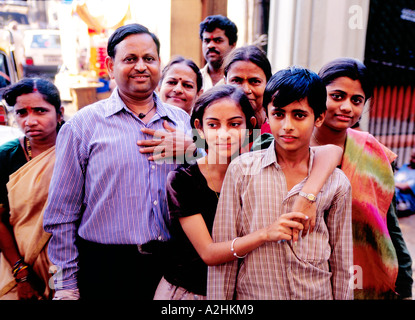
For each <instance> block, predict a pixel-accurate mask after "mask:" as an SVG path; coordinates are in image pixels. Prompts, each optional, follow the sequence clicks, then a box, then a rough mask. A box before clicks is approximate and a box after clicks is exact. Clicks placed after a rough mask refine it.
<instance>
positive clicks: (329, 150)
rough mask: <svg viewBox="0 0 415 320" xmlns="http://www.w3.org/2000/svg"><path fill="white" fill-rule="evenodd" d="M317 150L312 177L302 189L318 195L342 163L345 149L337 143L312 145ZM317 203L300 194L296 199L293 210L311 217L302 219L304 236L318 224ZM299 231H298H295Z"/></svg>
mask: <svg viewBox="0 0 415 320" xmlns="http://www.w3.org/2000/svg"><path fill="white" fill-rule="evenodd" d="M312 149H313V151H314V152H315V156H314V161H313V166H312V168H311V172H310V177H309V178H308V179H307V181H306V183H305V184H304V186H303V188H302V189H301V191H303V192H304V193H307V194H309V193H311V194H314V195H315V196H316V197H318V194H319V192H320V190H321V188H322V187H323V185H324V184H325V183H326V181H327V179H328V178H329V177H330V175H331V174H332V173H333V171H334V169H336V167H337V166H338V165H340V164H341V160H342V157H343V150H342V149H341V148H340V147H338V146H335V145H332V144H327V145H324V146H318V147H312ZM316 210H317V207H316V203H315V202H311V201H309V200H307V199H306V198H304V197H301V196H298V197H297V198H296V199H295V202H294V206H293V208H292V211H298V212H302V213H304V214H305V215H307V216H308V217H309V218H310V219H308V220H306V221H302V223H303V224H304V230H303V232H302V236H305V235H306V234H307V232H308V231H309V232H312V231H313V230H314V227H315V225H316ZM295 232H296V233H298V231H295Z"/></svg>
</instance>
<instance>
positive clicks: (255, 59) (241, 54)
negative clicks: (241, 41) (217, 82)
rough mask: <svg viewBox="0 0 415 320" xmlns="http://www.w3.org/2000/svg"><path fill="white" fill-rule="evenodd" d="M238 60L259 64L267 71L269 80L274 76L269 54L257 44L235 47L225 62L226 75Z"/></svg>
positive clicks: (266, 74)
mask: <svg viewBox="0 0 415 320" xmlns="http://www.w3.org/2000/svg"><path fill="white" fill-rule="evenodd" d="M238 61H249V62H252V63H253V64H255V65H257V66H258V67H259V68H261V69H262V71H264V73H265V77H266V79H267V81H268V80H269V79H270V78H271V76H272V68H271V63H270V62H269V60H268V58H267V55H266V54H265V52H264V51H262V50H261V49H260V48H258V47H257V46H255V45H248V46H243V47H239V48H236V49H233V50H232V51H231V52H230V53H229V54H228V55H227V57H226V58H225V62H224V64H223V65H224V69H223V71H224V74H225V77H226V76H227V74H228V71H229V69H230V67H231V66H232V64H234V63H235V62H238Z"/></svg>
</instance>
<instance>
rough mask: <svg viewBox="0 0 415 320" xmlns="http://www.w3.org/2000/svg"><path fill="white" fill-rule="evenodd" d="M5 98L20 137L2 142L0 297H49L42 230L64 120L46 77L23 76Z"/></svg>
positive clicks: (52, 85)
mask: <svg viewBox="0 0 415 320" xmlns="http://www.w3.org/2000/svg"><path fill="white" fill-rule="evenodd" d="M3 99H5V101H6V103H7V104H8V105H9V106H10V107H13V108H14V113H15V116H16V122H17V124H18V126H19V127H20V129H21V130H22V131H23V133H24V136H23V137H21V138H18V139H15V140H12V141H10V142H7V143H5V144H3V145H2V146H0V168H1V170H0V251H1V257H0V259H1V260H0V299H4V300H18V299H22V300H23V299H50V298H52V292H51V291H52V290H51V288H50V286H49V278H50V277H51V274H50V273H49V268H50V267H51V263H50V261H49V259H48V257H47V252H46V251H47V250H46V248H47V243H48V241H49V234H47V233H45V232H44V230H43V224H42V222H43V210H44V207H45V206H46V200H47V196H48V189H49V182H50V179H51V176H52V172H53V165H54V162H55V142H56V136H57V133H58V130H59V128H60V126H61V125H62V123H63V108H62V106H61V100H60V95H59V91H58V89H57V88H56V87H55V85H54V84H53V83H51V82H50V81H48V80H46V79H40V78H30V79H23V80H21V81H19V82H17V83H16V84H14V85H11V86H9V87H8V88H6V90H5V91H4V93H3Z"/></svg>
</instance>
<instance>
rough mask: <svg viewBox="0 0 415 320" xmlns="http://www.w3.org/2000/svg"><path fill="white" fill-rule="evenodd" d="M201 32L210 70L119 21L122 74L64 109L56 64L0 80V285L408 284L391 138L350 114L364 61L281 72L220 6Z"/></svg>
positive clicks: (115, 54) (6, 288)
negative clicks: (49, 75) (366, 128)
mask: <svg viewBox="0 0 415 320" xmlns="http://www.w3.org/2000/svg"><path fill="white" fill-rule="evenodd" d="M200 38H201V40H202V49H203V52H204V57H205V60H206V62H207V64H206V66H205V67H204V68H203V69H202V70H200V69H199V68H198V66H197V65H196V64H195V63H194V62H193V61H191V60H189V59H186V58H184V57H182V56H179V57H174V58H173V59H172V60H171V61H170V62H169V63H168V64H167V65H166V66H165V67H164V69H163V71H162V72H161V61H160V57H159V51H160V43H159V40H158V38H157V37H156V36H155V35H154V34H153V33H152V32H150V31H149V30H148V29H147V28H146V27H144V26H142V25H139V24H129V25H125V26H122V27H120V28H118V29H117V30H115V32H114V33H113V34H112V35H111V36H110V38H109V40H108V47H107V53H108V57H107V58H106V66H107V68H108V72H109V75H110V76H111V78H112V79H114V80H115V83H116V85H117V86H116V88H115V89H114V91H113V92H112V95H111V96H110V97H109V98H108V99H105V100H101V101H98V102H96V103H94V104H92V105H90V106H88V107H86V108H83V109H81V110H80V111H78V112H77V113H76V114H75V115H74V116H73V117H72V118H71V119H70V120H68V121H67V122H66V123H65V124H64V125H63V109H62V107H61V104H60V99H59V93H58V92H57V90H56V88H55V87H54V85H53V84H51V83H50V82H48V81H45V80H41V79H24V80H22V81H20V82H19V83H17V84H15V85H12V86H10V87H8V88H7V90H6V92H5V93H4V98H5V100H6V101H7V103H8V105H9V106H12V107H13V108H14V111H15V114H16V118H17V122H18V124H19V126H20V127H21V128H22V130H23V131H24V133H25V135H24V137H23V138H21V139H17V140H14V141H12V142H9V143H7V144H4V145H3V146H0V166H1V168H2V170H1V176H0V178H1V182H0V183H1V185H0V187H1V194H0V196H1V198H0V203H1V207H0V213H1V223H0V250H1V254H2V257H1V258H2V260H1V262H0V268H1V270H0V290H1V291H0V298H1V299H51V298H53V299H56V300H59V299H143V300H151V299H163V300H176V299H188V300H198V299H327V300H329V299H353V298H354V299H395V298H400V299H410V298H411V296H412V294H411V289H412V269H411V268H412V260H411V257H410V255H409V253H408V250H407V248H406V245H405V242H404V240H403V237H402V233H401V230H400V228H399V223H398V220H397V216H396V213H395V205H394V194H395V184H394V176H393V170H392V166H391V163H392V162H393V161H394V160H395V158H396V155H395V154H394V153H393V152H391V151H390V150H388V149H387V148H386V147H384V146H383V145H381V144H380V143H379V142H378V141H376V140H375V138H374V137H373V136H372V135H370V134H369V133H366V132H362V131H357V130H353V129H351V127H352V126H354V125H355V124H356V123H357V122H358V121H359V118H360V116H361V114H362V112H363V108H364V105H365V103H366V101H367V100H368V99H370V97H371V94H372V89H373V88H372V87H371V82H370V78H369V76H368V73H367V69H366V67H365V66H364V65H363V64H362V63H361V62H359V61H357V60H355V59H349V58H340V59H336V60H334V61H332V62H330V63H328V64H326V65H325V66H323V67H322V69H321V70H320V72H319V73H318V74H316V73H315V72H313V71H311V70H308V69H305V68H303V67H300V66H291V67H288V68H287V69H284V70H280V71H278V72H276V73H275V74H272V68H271V65H270V63H269V61H268V59H267V57H266V55H265V53H264V52H263V51H262V50H261V49H259V48H257V47H256V46H253V45H249V46H243V47H239V48H236V40H237V28H236V26H235V24H234V23H233V22H231V21H230V20H229V19H227V18H226V17H223V16H210V17H207V18H206V19H205V20H204V21H203V22H202V23H201V24H200ZM58 132H59V134H58ZM55 144H56V147H55ZM55 159H56V160H55ZM3 168H4V170H3ZM51 270H52V271H51ZM52 272H54V273H53V280H54V281H51V276H52Z"/></svg>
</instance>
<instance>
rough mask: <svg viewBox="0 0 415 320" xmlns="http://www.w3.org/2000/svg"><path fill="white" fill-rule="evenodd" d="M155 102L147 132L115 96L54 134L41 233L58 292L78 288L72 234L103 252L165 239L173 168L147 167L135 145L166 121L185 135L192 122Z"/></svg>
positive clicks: (165, 165) (79, 114) (150, 164)
mask: <svg viewBox="0 0 415 320" xmlns="http://www.w3.org/2000/svg"><path fill="white" fill-rule="evenodd" d="M154 100H155V103H156V106H157V108H156V113H155V115H154V116H153V117H152V119H151V120H150V122H149V123H148V124H145V123H144V122H142V121H141V120H140V119H139V118H138V117H137V116H136V115H134V114H133V113H132V112H131V111H130V110H129V109H128V108H127V106H126V105H125V104H124V102H123V101H122V100H121V98H120V97H119V94H118V91H117V90H114V92H113V94H112V95H111V97H110V98H109V99H106V100H102V101H99V102H97V103H94V104H92V105H90V106H87V107H84V108H83V109H81V110H80V111H78V112H77V113H76V114H75V115H74V117H73V118H72V119H70V120H69V121H68V122H66V124H65V125H64V126H63V127H62V128H61V130H60V132H59V135H58V138H57V142H56V163H55V168H54V173H53V177H52V180H51V184H50V189H49V199H48V205H47V208H46V211H45V213H44V229H45V231H46V232H50V233H52V237H51V240H50V243H49V247H48V253H49V258H50V260H51V262H52V263H53V264H55V265H57V266H58V267H59V268H60V270H59V272H61V273H60V274H59V275H58V278H56V277H55V282H56V281H57V280H58V281H62V282H60V284H61V285H62V287H61V289H74V288H76V287H77V285H76V272H77V270H78V266H77V257H78V251H77V248H76V246H75V244H74V243H75V238H76V235H77V234H79V235H80V236H81V237H82V238H83V239H85V240H88V241H93V242H97V243H103V244H144V243H146V242H148V241H150V240H161V241H166V240H169V238H170V234H169V231H168V223H169V216H168V210H167V204H166V198H165V194H166V192H165V187H166V178H167V174H168V173H169V172H170V171H171V170H173V169H175V168H176V167H177V164H176V163H175V161H173V160H170V161H168V160H165V161H157V162H154V161H149V160H148V156H149V155H148V154H142V153H140V152H139V148H140V147H139V146H138V145H137V140H145V139H153V136H150V135H147V134H144V133H142V132H141V130H140V129H141V128H144V127H147V128H151V129H156V130H159V129H162V130H164V128H163V122H164V121H165V120H167V121H168V122H169V124H170V125H171V126H173V127H176V128H178V129H180V130H182V131H184V132H186V133H188V134H190V132H191V127H190V117H189V115H188V114H187V113H186V112H184V111H183V110H182V109H179V108H177V107H174V106H170V105H166V104H163V103H162V102H161V100H160V99H159V98H158V96H157V95H156V94H154Z"/></svg>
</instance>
